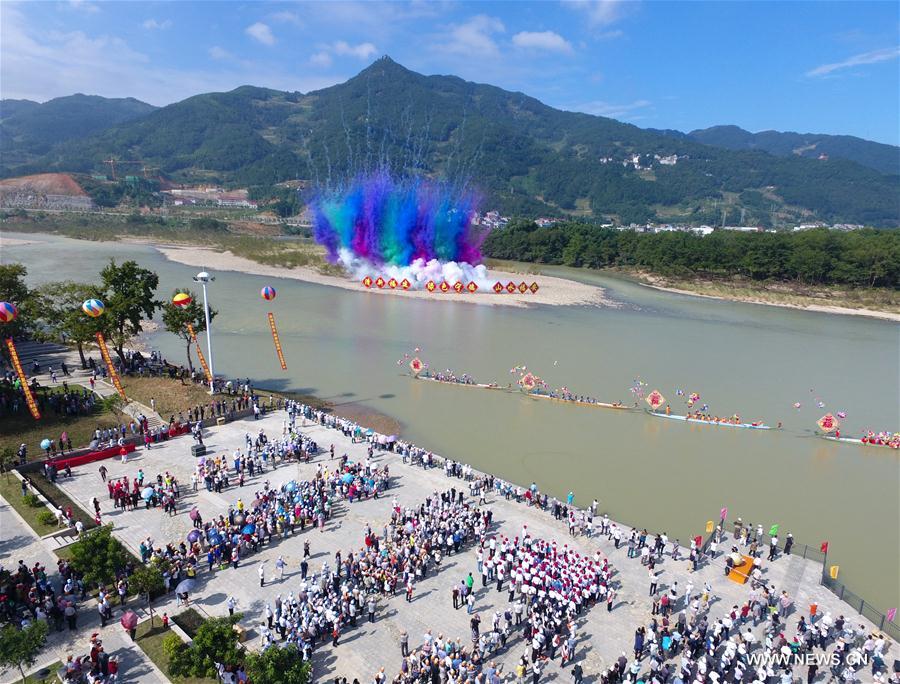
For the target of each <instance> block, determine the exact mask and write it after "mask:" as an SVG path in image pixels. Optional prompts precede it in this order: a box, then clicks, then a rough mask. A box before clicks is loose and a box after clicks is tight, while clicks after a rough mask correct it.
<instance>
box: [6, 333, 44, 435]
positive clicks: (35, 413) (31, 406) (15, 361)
mask: <svg viewBox="0 0 900 684" xmlns="http://www.w3.org/2000/svg"><path fill="white" fill-rule="evenodd" d="M6 347H7V349H9V358H10V360H11V361H12V365H13V368H14V369H15V371H16V375H18V376H19V382H21V383H22V392H24V393H25V403H26V404H28V410H29V411H31V416H32V417H33V418H34V419H35V420H40V419H41V412H40V410H38V405H37V402H36V401H35V400H34V395H33V394H32V393H31V388H30V387H29V386H28V378H26V377H25V371H23V370H22V362H21V361H19V352H18V351H16V345H15V344H14V343H13V339H12V338H11V337H7V338H6Z"/></svg>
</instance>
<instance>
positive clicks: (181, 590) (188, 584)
mask: <svg viewBox="0 0 900 684" xmlns="http://www.w3.org/2000/svg"><path fill="white" fill-rule="evenodd" d="M196 586H197V580H195V579H191V578H190V577H189V578H188V579H184V580H181V581H180V582H179V583H178V586H176V587H175V594H176V595H177V597H178V598H179V599H181V601H182V602H184V605H188V594H189V593H190V592H192V591H194V588H195V587H196Z"/></svg>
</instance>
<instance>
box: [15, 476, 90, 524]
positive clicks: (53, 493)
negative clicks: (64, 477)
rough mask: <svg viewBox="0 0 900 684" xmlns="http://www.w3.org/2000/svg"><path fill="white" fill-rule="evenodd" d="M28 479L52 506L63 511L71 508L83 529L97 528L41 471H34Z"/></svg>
mask: <svg viewBox="0 0 900 684" xmlns="http://www.w3.org/2000/svg"><path fill="white" fill-rule="evenodd" d="M28 477H29V478H30V479H31V481H32V482H33V483H34V486H35V487H37V488H38V489H39V490H40V491H41V493H42V494H43V495H44V496H45V497H47V499H49V500H50V502H51V503H52V504H53V505H54V506H56V507H57V508H62V509H63V510H65V509H66V508H68V507H69V506H71V507H72V515H73V516H74V517H75V519H76V520H80V521H81V522H82V523H83V524H84V529H86V530H89V529H91V528H92V527H96V526H97V525H96V524H95V523H94V519H93V518H92V517H91V516H90V515H88V514H87V513H86V512H85V511H84V510H82V509H81V507H80V506H78V504H76V503H75V502H74V501H72V499H70V498H69V497H68V496H66V495H65V494H64V493H63V491H62V490H61V489H60V488H59V487H57V486H56V485H55V484H53V483H52V482H50V480H48V479H47V478H46V477H44V475H43V473H41V471H39V470H36V471H34V472H33V473H29V474H28Z"/></svg>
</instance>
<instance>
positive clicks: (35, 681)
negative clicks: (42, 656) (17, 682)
mask: <svg viewBox="0 0 900 684" xmlns="http://www.w3.org/2000/svg"><path fill="white" fill-rule="evenodd" d="M61 667H62V662H60V661H59V660H57V661H56V662H55V663H53V664H52V665H48V666H47V667H45V668H42V669H41V670H40V671H39V672H46V676H45V677H41V676H39V672H35V673H34V674H31V675H28V676H27V677H25V684H55V682H58V681H59V680H58V679H57V678H56V671H57V670H59V668H61Z"/></svg>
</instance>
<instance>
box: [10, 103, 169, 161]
mask: <svg viewBox="0 0 900 684" xmlns="http://www.w3.org/2000/svg"><path fill="white" fill-rule="evenodd" d="M154 109H156V107H154V106H153V105H149V104H147V103H146V102H141V101H140V100H135V99H134V98H130V97H129V98H121V99H110V98H106V97H99V96H97V95H81V94H77V95H70V96H68V97H58V98H56V99H53V100H49V101H47V102H44V103H43V104H40V103H38V102H32V101H31V100H0V155H2V158H3V162H2V163H3V166H4V167H11V166H16V165H21V164H25V163H28V162H31V161H34V160H35V159H36V158H38V157H40V156H42V155H45V154H47V153H48V152H49V151H50V150H51V149H52V147H53V146H54V145H56V144H58V143H61V142H64V141H67V140H73V139H76V138H84V137H86V136H89V135H93V134H95V133H99V132H100V131H104V130H106V129H108V128H109V127H110V126H114V125H116V124H120V123H123V122H125V121H131V120H133V119H136V118H138V117H140V116H143V115H145V114H149V113H150V112H152V111H153V110H154Z"/></svg>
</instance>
